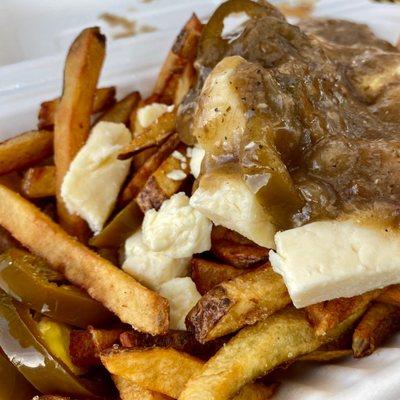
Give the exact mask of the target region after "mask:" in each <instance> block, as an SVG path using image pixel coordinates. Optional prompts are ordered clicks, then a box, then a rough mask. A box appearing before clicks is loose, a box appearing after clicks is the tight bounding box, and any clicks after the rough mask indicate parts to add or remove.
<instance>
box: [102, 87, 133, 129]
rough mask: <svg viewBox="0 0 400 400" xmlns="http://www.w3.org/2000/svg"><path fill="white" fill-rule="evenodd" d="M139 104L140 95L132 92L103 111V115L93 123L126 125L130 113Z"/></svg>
mask: <svg viewBox="0 0 400 400" xmlns="http://www.w3.org/2000/svg"><path fill="white" fill-rule="evenodd" d="M139 102H140V93H139V92H132V93H130V94H128V95H127V96H125V97H124V98H123V99H122V100H120V101H118V102H117V103H115V104H114V105H113V106H112V107H111V108H110V109H109V110H107V111H105V112H104V114H102V115H100V116H99V118H98V119H97V120H96V121H95V123H97V122H100V121H106V122H115V123H121V124H125V125H128V123H129V116H130V115H131V113H132V111H133V110H134V109H136V107H137V106H138V104H139Z"/></svg>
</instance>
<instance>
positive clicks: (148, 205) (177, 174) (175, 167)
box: [136, 143, 189, 213]
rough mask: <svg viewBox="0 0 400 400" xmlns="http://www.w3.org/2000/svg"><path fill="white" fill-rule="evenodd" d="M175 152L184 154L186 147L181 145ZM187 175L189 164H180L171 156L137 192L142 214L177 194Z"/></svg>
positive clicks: (156, 207) (180, 162)
mask: <svg viewBox="0 0 400 400" xmlns="http://www.w3.org/2000/svg"><path fill="white" fill-rule="evenodd" d="M176 151H178V152H180V153H182V154H186V146H185V145H184V144H182V143H181V144H180V145H179V146H178V147H177V148H176ZM188 175H189V163H182V161H180V160H178V159H177V158H175V157H174V156H173V155H172V154H171V155H170V156H169V157H168V158H167V159H166V160H165V161H164V162H163V163H162V164H161V165H160V166H159V168H158V169H157V170H156V172H154V173H153V174H152V175H151V177H150V178H149V179H148V180H147V182H146V184H145V186H144V187H143V189H142V190H141V191H140V192H139V194H138V196H137V198H136V201H137V203H138V205H139V207H140V209H141V210H142V211H143V212H144V213H145V212H146V211H147V210H150V209H152V208H155V209H156V210H158V209H159V208H160V207H161V204H162V203H163V202H164V201H165V200H167V199H169V198H170V197H171V196H172V195H174V194H175V193H177V192H179V190H180V189H181V188H182V186H183V184H184V183H185V181H186V178H187V177H188Z"/></svg>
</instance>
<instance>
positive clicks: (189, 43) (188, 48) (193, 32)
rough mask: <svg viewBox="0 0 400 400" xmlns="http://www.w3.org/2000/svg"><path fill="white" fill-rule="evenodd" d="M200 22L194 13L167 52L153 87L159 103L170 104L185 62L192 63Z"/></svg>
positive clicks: (195, 52) (199, 32)
mask: <svg viewBox="0 0 400 400" xmlns="http://www.w3.org/2000/svg"><path fill="white" fill-rule="evenodd" d="M202 27H203V26H202V24H201V22H200V21H199V19H198V18H197V16H196V15H195V14H193V15H192V17H191V18H190V19H189V21H188V22H187V23H186V24H185V26H184V27H183V28H182V30H181V32H180V33H179V35H178V36H177V38H176V40H175V43H174V45H173V46H172V49H171V50H170V52H169V53H168V56H167V58H166V60H165V61H164V64H163V65H162V67H161V70H160V72H159V74H158V78H157V81H156V84H155V86H154V89H153V93H154V95H158V96H159V97H160V99H159V101H160V102H161V103H166V104H171V103H173V102H174V100H175V96H176V92H177V88H178V85H179V81H180V77H181V76H182V74H183V73H184V69H185V67H186V65H187V64H193V62H194V59H195V58H196V54H197V45H198V42H199V39H200V34H201V31H202Z"/></svg>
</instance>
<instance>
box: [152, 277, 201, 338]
mask: <svg viewBox="0 0 400 400" xmlns="http://www.w3.org/2000/svg"><path fill="white" fill-rule="evenodd" d="M159 293H160V295H161V296H163V297H165V298H166V299H167V300H168V301H169V308H170V328H171V329H178V330H182V331H184V330H186V326H185V318H186V316H187V315H188V313H189V311H190V310H191V309H192V308H193V307H194V306H195V305H196V303H197V302H198V301H199V300H200V299H201V295H200V293H199V292H198V291H197V288H196V285H195V283H194V282H193V281H192V279H191V278H175V279H172V280H170V281H169V282H166V283H164V284H163V285H161V287H160V292H159Z"/></svg>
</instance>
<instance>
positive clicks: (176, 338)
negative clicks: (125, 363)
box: [119, 330, 226, 359]
mask: <svg viewBox="0 0 400 400" xmlns="http://www.w3.org/2000/svg"><path fill="white" fill-rule="evenodd" d="M119 340H120V342H121V344H122V346H123V347H127V348H135V349H146V348H149V347H163V348H169V347H171V348H173V349H175V350H179V351H184V352H185V353H188V354H191V355H192V356H195V357H199V358H202V359H208V358H210V357H211V356H212V355H214V354H215V353H216V352H217V350H219V348H220V347H221V346H222V345H223V344H224V343H225V342H226V340H214V341H212V342H208V343H206V344H201V343H199V342H198V341H197V340H196V338H195V337H194V335H193V334H192V333H190V332H187V331H173V330H170V331H169V332H168V333H167V334H166V335H158V336H152V335H148V334H144V333H139V332H135V331H128V332H123V333H121V335H120V337H119Z"/></svg>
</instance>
